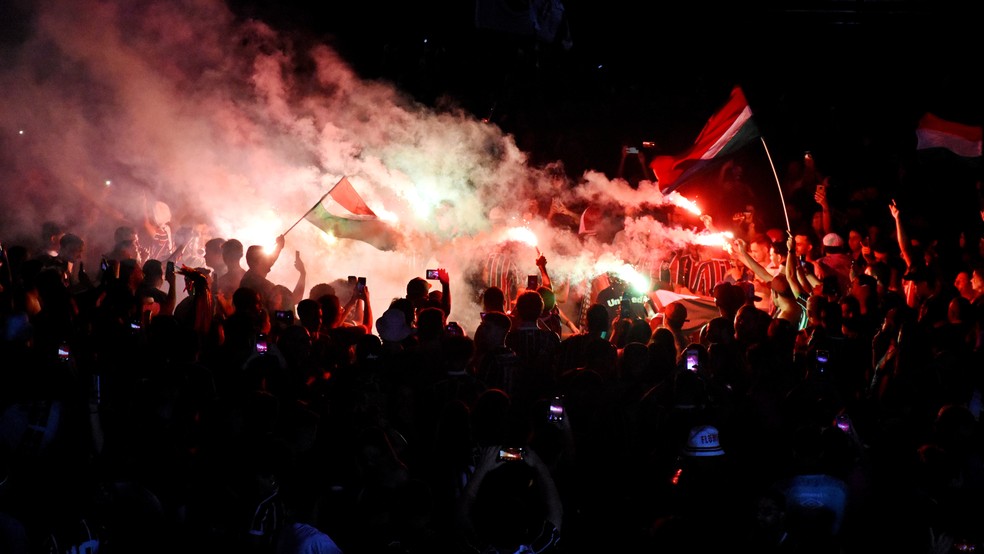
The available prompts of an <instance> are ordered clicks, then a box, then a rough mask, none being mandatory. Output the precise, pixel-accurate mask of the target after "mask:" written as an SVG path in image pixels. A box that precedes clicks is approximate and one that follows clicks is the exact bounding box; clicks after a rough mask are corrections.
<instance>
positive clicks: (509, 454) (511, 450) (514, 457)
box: [499, 447, 526, 462]
mask: <svg viewBox="0 0 984 554" xmlns="http://www.w3.org/2000/svg"><path fill="white" fill-rule="evenodd" d="M525 454H526V449H525V448H522V447H503V448H500V449H499V461H500V462H520V461H522V460H523V457H524V456H525Z"/></svg>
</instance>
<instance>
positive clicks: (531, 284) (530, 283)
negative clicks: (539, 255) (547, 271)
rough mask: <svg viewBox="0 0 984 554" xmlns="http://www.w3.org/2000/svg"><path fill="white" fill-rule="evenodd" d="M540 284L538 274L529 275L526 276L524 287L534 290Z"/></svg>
mask: <svg viewBox="0 0 984 554" xmlns="http://www.w3.org/2000/svg"><path fill="white" fill-rule="evenodd" d="M539 286H540V276H539V275H529V276H527V277H526V288H528V289H530V290H536V289H537V288H538V287H539Z"/></svg>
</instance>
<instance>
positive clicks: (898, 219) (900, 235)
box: [888, 198, 912, 269]
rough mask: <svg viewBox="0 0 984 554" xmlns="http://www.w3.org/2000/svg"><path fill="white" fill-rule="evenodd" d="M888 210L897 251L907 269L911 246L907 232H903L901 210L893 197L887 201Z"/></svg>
mask: <svg viewBox="0 0 984 554" xmlns="http://www.w3.org/2000/svg"><path fill="white" fill-rule="evenodd" d="M888 211H889V212H891V214H892V217H893V218H894V219H895V238H896V239H897V240H898V242H899V251H900V252H901V254H902V259H903V260H904V261H905V267H906V269H909V268H911V267H912V247H911V245H910V243H909V234H908V233H906V232H905V226H904V225H902V212H901V211H900V210H899V207H898V206H896V205H895V199H894V198H893V199H892V201H891V202H889V203H888Z"/></svg>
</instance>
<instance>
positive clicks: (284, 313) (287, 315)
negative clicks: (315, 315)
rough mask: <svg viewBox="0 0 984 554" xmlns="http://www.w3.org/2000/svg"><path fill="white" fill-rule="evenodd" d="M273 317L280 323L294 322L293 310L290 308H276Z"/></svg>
mask: <svg viewBox="0 0 984 554" xmlns="http://www.w3.org/2000/svg"><path fill="white" fill-rule="evenodd" d="M273 317H274V319H276V321H277V323H282V324H284V325H293V324H294V312H292V311H290V310H277V311H276V312H274V316H273Z"/></svg>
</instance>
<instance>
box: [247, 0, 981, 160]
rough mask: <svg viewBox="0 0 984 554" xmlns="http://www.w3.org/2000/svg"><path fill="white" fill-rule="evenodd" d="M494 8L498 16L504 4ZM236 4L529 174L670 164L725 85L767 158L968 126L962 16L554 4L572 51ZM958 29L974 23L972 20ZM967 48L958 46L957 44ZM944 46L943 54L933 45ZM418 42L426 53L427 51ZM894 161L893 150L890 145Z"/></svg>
mask: <svg viewBox="0 0 984 554" xmlns="http://www.w3.org/2000/svg"><path fill="white" fill-rule="evenodd" d="M503 1H504V2H505V0H503ZM427 4H428V5H427V6H421V5H419V4H417V3H414V4H410V5H404V6H401V7H389V6H387V7H386V8H385V10H381V9H380V8H379V6H378V5H374V4H371V3H359V4H357V5H355V6H353V5H346V4H343V5H339V4H335V3H333V4H331V5H325V6H322V7H320V8H311V7H310V5H305V4H303V3H300V2H286V3H284V2H275V3H274V2H269V3H268V2H262V1H259V0H253V1H248V0H247V1H243V2H235V3H234V8H235V9H236V10H237V12H238V13H241V14H244V15H254V16H257V17H259V18H261V19H264V20H267V21H269V22H271V23H272V24H274V25H282V26H285V27H297V28H303V29H307V30H310V31H312V32H314V33H317V34H318V35H319V36H323V37H331V38H330V40H332V41H333V43H334V44H335V45H336V47H337V48H338V49H339V50H340V51H341V52H342V53H343V54H344V55H345V57H346V58H347V59H349V60H350V61H351V63H352V64H353V65H354V66H355V67H356V68H357V70H358V71H359V72H360V73H361V74H362V75H364V76H366V77H372V78H381V79H385V80H390V81H393V82H395V83H396V84H398V85H399V86H400V87H401V88H402V89H404V90H405V91H407V92H409V93H411V94H413V95H414V96H415V97H417V98H418V99H419V100H421V101H423V102H425V103H428V104H434V103H436V102H439V100H438V99H439V98H441V97H442V96H443V97H444V98H445V100H447V99H448V98H451V99H453V102H455V103H457V104H458V105H461V106H462V107H464V108H466V109H467V110H469V111H471V112H473V113H475V114H476V115H478V116H481V117H484V116H486V115H488V114H489V113H491V114H492V117H493V120H494V121H495V122H496V123H498V124H499V125H501V126H502V127H503V128H504V129H506V130H507V131H509V132H512V133H514V134H515V135H516V136H517V140H518V141H519V143H520V144H521V146H523V147H524V149H527V150H529V151H530V152H531V153H532V154H533V156H534V159H538V160H543V161H547V160H551V159H558V158H559V159H564V160H565V163H566V164H567V165H568V168H569V170H570V171H571V172H572V173H574V174H577V173H578V172H580V170H582V169H585V168H588V167H592V168H595V169H599V170H604V171H606V173H611V172H614V170H615V167H616V165H617V162H618V159H619V157H620V148H621V145H622V143H625V142H628V143H639V142H641V141H643V140H647V141H655V142H656V143H657V145H658V147H659V148H661V149H663V150H665V151H667V152H673V151H679V150H681V149H683V148H686V146H687V145H688V144H689V143H690V141H692V140H693V139H694V138H695V137H696V134H697V132H699V130H700V127H701V126H702V125H703V122H704V121H706V118H707V116H708V115H709V114H710V113H711V112H712V111H713V110H714V109H715V108H716V107H717V106H719V105H720V104H722V103H723V102H724V100H725V99H726V97H727V92H728V90H730V88H731V86H732V85H734V84H740V85H742V86H743V87H744V89H745V92H746V96H747V97H748V99H749V103H750V104H751V106H752V109H753V111H754V112H755V115H756V119H757V121H758V123H759V125H760V127H761V128H762V129H763V132H764V133H765V134H766V136H767V137H770V136H775V137H776V140H775V141H774V145H773V148H774V149H775V150H776V151H777V154H778V156H779V157H784V156H786V155H798V154H800V153H801V152H802V150H804V149H812V150H813V151H815V152H816V151H821V152H823V151H826V150H830V151H831V153H832V156H831V157H837V156H839V155H840V154H839V153H837V152H836V151H837V150H838V148H844V147H847V146H848V144H846V143H849V142H851V141H863V140H871V139H870V138H866V137H864V135H871V136H872V137H874V140H882V139H880V138H879V137H878V135H885V138H884V139H883V140H886V141H897V140H899V138H898V137H899V136H900V135H902V137H901V140H914V139H913V137H912V134H911V133H906V132H902V133H900V131H908V130H911V129H912V128H913V125H914V122H915V120H916V119H918V117H919V116H920V115H921V114H922V113H923V112H924V111H927V110H929V111H933V112H934V113H936V114H937V115H940V116H943V117H951V118H953V119H954V120H958V121H964V122H968V123H973V122H979V121H980V119H981V112H980V103H979V102H978V101H977V99H979V98H981V94H980V92H981V87H980V85H977V84H976V82H975V81H976V80H978V79H977V78H976V75H975V74H974V73H972V72H971V71H970V67H972V64H971V63H970V60H976V59H978V58H979V56H978V55H977V54H976V53H977V52H978V51H979V45H977V44H976V39H975V38H973V36H972V35H973V33H971V32H970V30H971V29H972V27H971V25H970V23H969V20H968V18H967V17H966V16H967V15H968V12H967V11H966V10H967V8H955V7H954V6H951V5H949V3H940V2H936V3H929V2H923V3H920V2H903V1H881V2H834V1H826V2H817V1H814V2H798V3H790V2H784V3H783V6H782V8H781V9H779V8H774V7H772V6H770V5H769V4H768V3H758V4H747V3H746V4H741V5H740V7H741V9H742V10H744V11H740V12H739V11H737V9H738V7H739V6H738V5H731V6H730V7H728V6H724V7H721V6H717V5H714V4H711V3H699V4H694V3H688V4H687V5H683V3H679V4H680V5H670V6H667V5H665V3H662V2H648V3H635V2H588V1H568V2H564V4H565V8H566V10H565V12H566V14H565V15H566V18H567V25H568V28H569V29H570V37H571V39H572V44H573V46H572V47H571V48H569V49H563V48H561V47H560V46H559V45H557V44H545V43H542V42H539V43H537V42H536V41H534V40H533V39H530V38H524V37H517V36H513V35H509V34H507V33H502V32H496V31H489V30H479V29H476V26H475V17H474V3H472V2H460V1H459V2H437V3H427ZM970 20H973V18H971V19H970ZM965 30H966V31H967V32H964V31H965ZM943 32H945V33H946V36H945V39H944V40H939V39H936V38H934V37H936V36H939V35H938V33H943ZM424 39H427V43H426V44H425V43H424ZM886 147H887V148H893V147H895V145H887V146H886Z"/></svg>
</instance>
